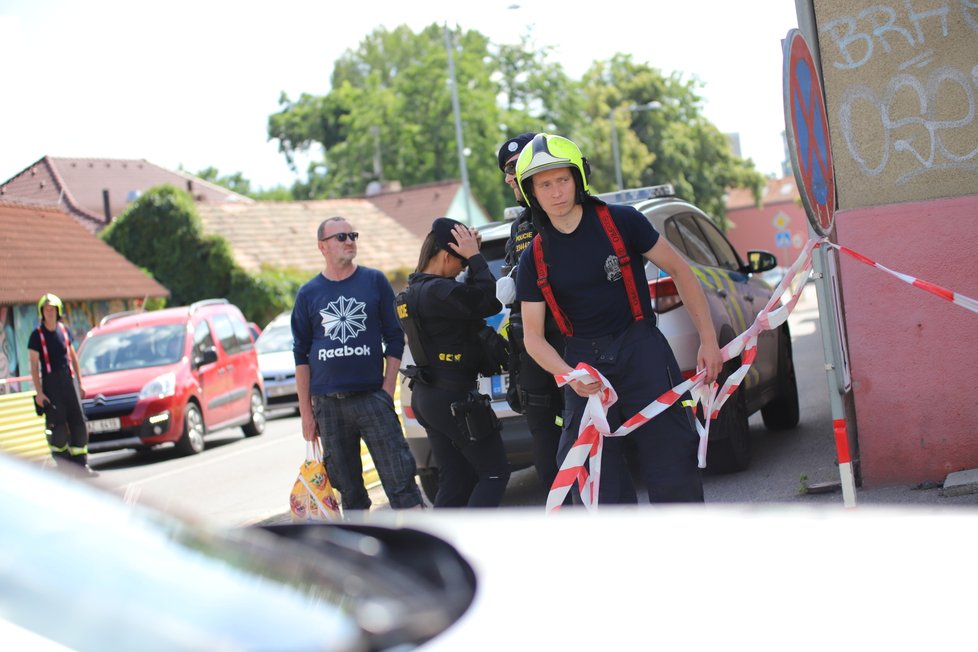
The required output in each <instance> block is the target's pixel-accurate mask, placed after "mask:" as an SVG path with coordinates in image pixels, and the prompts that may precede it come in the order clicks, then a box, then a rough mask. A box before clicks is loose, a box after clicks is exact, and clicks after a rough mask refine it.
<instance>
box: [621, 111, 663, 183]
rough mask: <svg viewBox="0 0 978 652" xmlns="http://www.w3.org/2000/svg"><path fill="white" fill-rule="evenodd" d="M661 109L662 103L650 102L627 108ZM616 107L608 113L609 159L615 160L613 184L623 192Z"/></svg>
mask: <svg viewBox="0 0 978 652" xmlns="http://www.w3.org/2000/svg"><path fill="white" fill-rule="evenodd" d="M661 108H662V102H659V101H658V100H652V101H651V102H646V103H645V104H631V105H629V106H628V107H627V109H628V110H629V111H632V112H637V111H655V110H657V109H661ZM617 110H618V107H612V108H611V110H610V111H608V122H610V123H611V157H612V158H613V159H614V160H615V183H616V184H617V185H618V190H624V189H625V184H624V183H623V182H622V180H621V153H620V152H619V151H618V128H617V127H616V126H615V111H617Z"/></svg>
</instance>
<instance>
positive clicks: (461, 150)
mask: <svg viewBox="0 0 978 652" xmlns="http://www.w3.org/2000/svg"><path fill="white" fill-rule="evenodd" d="M445 51H446V52H448V82H449V84H451V87H452V113H453V114H454V116H455V144H456V146H457V147H458V167H459V171H460V173H461V175H462V191H463V192H464V193H465V218H466V219H465V222H466V224H468V225H469V226H472V209H471V206H470V204H471V199H470V197H471V195H472V193H471V192H470V190H469V170H468V167H466V165H465V142H464V141H463V140H462V114H461V111H460V109H459V105H458V88H457V84H456V83H455V57H454V55H453V54H452V36H451V33H450V32H449V31H448V24H447V23H446V24H445Z"/></svg>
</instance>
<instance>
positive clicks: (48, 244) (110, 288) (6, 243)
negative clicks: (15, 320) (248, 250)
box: [0, 201, 170, 305]
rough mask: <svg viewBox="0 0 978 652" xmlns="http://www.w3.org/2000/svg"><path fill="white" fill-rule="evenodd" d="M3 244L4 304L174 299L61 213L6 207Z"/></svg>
mask: <svg viewBox="0 0 978 652" xmlns="http://www.w3.org/2000/svg"><path fill="white" fill-rule="evenodd" d="M0 243H3V251H2V253H0V304H9V305H13V304H20V303H34V302H35V301H37V298H38V297H39V296H41V295H42V294H44V293H45V292H53V293H54V294H57V295H58V296H59V297H61V299H63V300H65V301H99V300H107V299H130V298H137V297H138V298H144V297H147V296H149V297H166V296H169V295H170V292H169V290H167V289H166V288H165V287H163V286H162V285H160V284H159V283H157V282H156V281H155V280H153V279H152V278H150V277H149V276H147V275H146V274H145V273H143V272H142V270H140V269H139V268H138V267H136V266H135V265H133V264H132V263H130V262H129V261H128V260H126V259H125V258H124V257H123V256H122V254H120V253H119V252H117V251H116V250H115V249H113V248H112V247H110V246H109V245H108V244H106V243H105V242H102V241H101V240H100V239H99V238H98V237H97V236H95V235H93V234H91V233H89V232H88V231H86V230H85V229H84V228H83V227H82V226H81V225H80V224H78V222H77V221H75V219H74V218H72V217H71V216H69V215H68V214H67V213H66V212H64V211H63V210H61V209H60V208H56V207H51V206H45V205H38V204H31V203H27V202H9V201H0Z"/></svg>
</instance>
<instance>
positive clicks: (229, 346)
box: [211, 315, 241, 355]
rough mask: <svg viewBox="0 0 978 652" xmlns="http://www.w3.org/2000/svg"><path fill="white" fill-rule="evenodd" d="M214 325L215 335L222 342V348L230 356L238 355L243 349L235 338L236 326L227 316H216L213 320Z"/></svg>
mask: <svg viewBox="0 0 978 652" xmlns="http://www.w3.org/2000/svg"><path fill="white" fill-rule="evenodd" d="M211 321H212V322H213V324H214V334H215V335H217V339H218V340H220V341H221V348H222V349H224V352H225V353H227V354H228V355H233V354H235V353H237V352H238V351H239V350H240V348H241V347H239V346H238V338H237V337H235V336H234V326H232V325H231V320H230V319H228V317H227V315H214V316H213V317H212V318H211Z"/></svg>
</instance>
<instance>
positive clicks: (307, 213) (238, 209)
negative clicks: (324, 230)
mask: <svg viewBox="0 0 978 652" xmlns="http://www.w3.org/2000/svg"><path fill="white" fill-rule="evenodd" d="M197 212H198V213H199V215H200V218H201V221H202V222H203V225H204V230H205V231H207V232H209V233H217V234H220V235H222V236H224V238H225V239H226V240H227V241H228V244H230V245H231V249H232V251H233V252H234V257H235V260H237V261H238V264H239V265H241V266H242V267H243V268H245V269H246V270H248V271H257V270H259V269H261V266H262V265H263V264H265V265H270V266H273V267H279V268H294V269H300V270H308V271H309V272H310V273H313V274H314V273H315V272H317V271H321V270H322V269H323V256H322V254H321V253H320V252H319V248H318V247H317V242H316V229H317V228H318V227H319V224H320V222H322V221H323V220H325V219H326V218H328V217H334V216H337V215H339V216H342V217H345V218H346V219H347V220H349V221H350V223H351V224H352V225H353V228H354V229H356V230H357V231H358V232H359V233H360V239H359V240H358V241H357V245H358V247H357V258H356V262H357V263H359V264H360V265H364V266H366V267H374V268H376V269H380V270H383V271H385V272H391V271H396V270H404V269H407V270H412V271H413V270H414V268H415V266H416V265H417V264H418V254H419V253H420V252H421V242H422V239H421V238H419V237H418V236H416V235H414V234H413V233H411V232H410V231H408V230H407V229H405V228H404V227H403V226H401V225H400V224H399V223H398V222H396V221H394V219H393V218H391V217H390V216H388V215H385V214H384V213H383V212H381V211H380V210H378V208H377V207H376V206H374V205H373V204H372V203H370V202H369V201H367V200H365V199H322V200H315V201H296V202H264V201H262V202H254V203H251V204H229V203H220V204H208V203H200V204H197ZM425 232H426V233H427V231H425Z"/></svg>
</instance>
